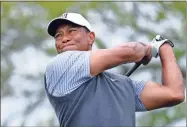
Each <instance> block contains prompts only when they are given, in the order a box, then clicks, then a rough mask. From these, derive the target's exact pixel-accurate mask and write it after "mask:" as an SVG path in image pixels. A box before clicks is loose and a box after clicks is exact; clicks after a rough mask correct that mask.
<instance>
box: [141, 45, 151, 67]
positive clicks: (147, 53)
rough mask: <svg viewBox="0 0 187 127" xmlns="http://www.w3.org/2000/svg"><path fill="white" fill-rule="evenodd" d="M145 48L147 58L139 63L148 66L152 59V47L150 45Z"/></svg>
mask: <svg viewBox="0 0 187 127" xmlns="http://www.w3.org/2000/svg"><path fill="white" fill-rule="evenodd" d="M145 48H146V52H145V56H144V57H143V59H142V60H140V61H139V62H138V63H141V64H143V65H147V64H148V63H149V62H150V61H151V59H152V45H151V44H148V45H147V46H146V47H145Z"/></svg>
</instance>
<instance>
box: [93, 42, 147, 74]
mask: <svg viewBox="0 0 187 127" xmlns="http://www.w3.org/2000/svg"><path fill="white" fill-rule="evenodd" d="M147 49H148V45H145V44H141V43H138V42H129V43H125V44H121V45H119V46H116V47H114V48H111V49H99V50H95V51H91V75H93V76H94V75H97V74H99V73H100V72H103V71H104V70H107V69H110V68H112V67H115V66H118V65H120V64H125V63H130V62H139V61H140V60H141V59H142V58H143V57H144V56H145V54H146V52H147Z"/></svg>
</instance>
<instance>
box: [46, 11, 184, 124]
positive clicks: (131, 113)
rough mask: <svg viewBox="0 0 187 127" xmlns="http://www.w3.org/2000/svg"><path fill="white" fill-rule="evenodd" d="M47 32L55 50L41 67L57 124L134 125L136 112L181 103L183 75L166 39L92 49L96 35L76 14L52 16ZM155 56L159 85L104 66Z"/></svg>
mask: <svg viewBox="0 0 187 127" xmlns="http://www.w3.org/2000/svg"><path fill="white" fill-rule="evenodd" d="M48 33H49V35H51V36H52V37H54V39H55V45H56V51H57V53H58V55H56V56H55V57H54V59H53V60H52V62H50V63H49V64H48V66H47V68H46V72H45V89H46V93H47V95H48V98H49V101H50V103H51V104H52V106H53V108H54V110H55V113H56V115H57V117H58V120H59V123H60V126H63V127H117V126H120V127H121V126H123V127H135V126H136V124H135V112H138V111H149V110H154V109H158V108H163V107H169V106H174V105H177V104H179V103H181V102H183V100H184V88H183V78H182V74H181V71H180V68H179V67H178V65H177V61H176V58H175V55H174V52H173V49H172V47H173V44H172V42H170V41H169V40H167V39H161V38H160V37H157V38H155V39H153V41H152V43H151V44H143V43H140V42H129V43H124V44H121V45H119V46H116V47H114V48H110V49H98V50H94V51H92V50H91V49H92V44H93V43H94V40H95V34H94V32H93V30H92V27H91V25H90V23H89V22H88V20H86V19H85V18H84V17H83V16H82V15H80V14H78V13H64V14H63V15H62V16H60V17H57V18H55V19H53V20H52V21H51V22H50V23H49V25H48ZM108 43H110V42H108ZM158 56H159V57H160V60H161V65H162V83H161V84H159V83H156V82H154V81H135V80H132V79H131V78H130V77H128V76H123V75H118V74H114V73H110V72H107V71H105V70H107V69H110V68H113V67H116V66H118V65H120V64H124V63H130V62H135V63H140V64H143V65H147V64H148V63H149V62H150V60H151V58H152V57H158Z"/></svg>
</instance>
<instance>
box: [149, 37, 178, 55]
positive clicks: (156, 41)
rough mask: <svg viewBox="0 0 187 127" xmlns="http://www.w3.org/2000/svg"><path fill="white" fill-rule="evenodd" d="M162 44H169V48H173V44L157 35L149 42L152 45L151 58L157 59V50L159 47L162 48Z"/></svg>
mask: <svg viewBox="0 0 187 127" xmlns="http://www.w3.org/2000/svg"><path fill="white" fill-rule="evenodd" d="M164 43H169V44H170V45H171V47H174V44H173V43H172V42H171V41H170V40H168V39H164V38H163V37H161V36H160V35H157V36H156V37H155V38H154V39H153V40H152V41H151V45H152V57H155V58H157V57H158V56H159V49H160V46H162V45H163V44H164Z"/></svg>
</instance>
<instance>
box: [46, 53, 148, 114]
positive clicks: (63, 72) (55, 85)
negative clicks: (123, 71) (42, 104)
mask: <svg viewBox="0 0 187 127" xmlns="http://www.w3.org/2000/svg"><path fill="white" fill-rule="evenodd" d="M120 76H121V75H120ZM92 78H93V77H92V76H91V75H90V51H66V52H63V53H61V54H58V55H57V56H56V57H54V58H53V60H52V62H50V63H49V64H48V66H47V68H46V85H47V86H46V87H47V90H48V93H49V94H51V95H53V96H56V97H60V96H65V95H67V94H70V93H71V92H72V91H74V90H76V89H77V88H79V87H80V86H81V85H82V84H84V83H85V82H87V81H89V80H91V79H92ZM145 83H146V82H145V81H135V80H132V84H133V89H134V92H135V95H134V96H135V102H136V103H135V108H136V111H146V108H145V106H144V105H143V103H142V101H141V99H140V94H141V92H142V90H143V88H144V86H145ZM62 84H63V85H62ZM103 85H105V84H103Z"/></svg>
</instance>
